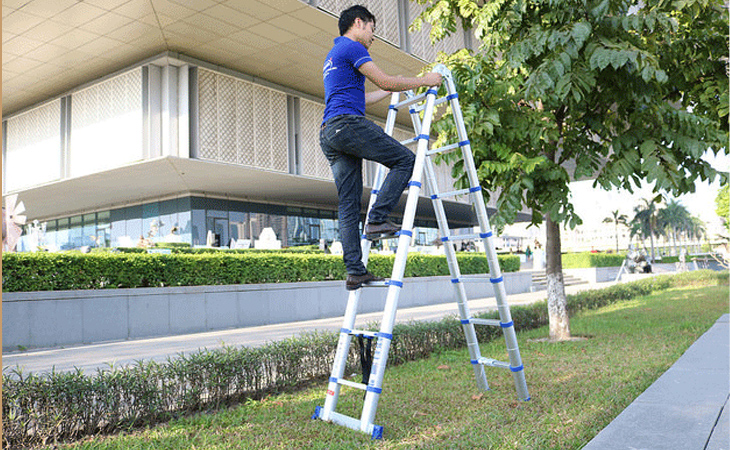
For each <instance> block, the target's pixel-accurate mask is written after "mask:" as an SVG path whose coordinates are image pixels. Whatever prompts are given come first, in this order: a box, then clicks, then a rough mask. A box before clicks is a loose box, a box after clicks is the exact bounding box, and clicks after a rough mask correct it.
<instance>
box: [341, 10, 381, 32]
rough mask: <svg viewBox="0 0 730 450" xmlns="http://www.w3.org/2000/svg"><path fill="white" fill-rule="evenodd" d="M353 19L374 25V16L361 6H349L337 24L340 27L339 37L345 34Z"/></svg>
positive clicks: (353, 21)
mask: <svg viewBox="0 0 730 450" xmlns="http://www.w3.org/2000/svg"><path fill="white" fill-rule="evenodd" d="M355 19H360V20H362V21H364V22H366V23H367V22H372V23H373V24H375V16H374V15H373V13H371V12H370V11H368V9H367V8H366V7H364V6H362V5H355V6H351V7H349V8H347V9H346V10H344V11H342V14H340V22H339V24H338V25H339V27H340V36H342V35H343V34H345V33H347V30H349V29H350V27H351V26H352V24H353V23H355Z"/></svg>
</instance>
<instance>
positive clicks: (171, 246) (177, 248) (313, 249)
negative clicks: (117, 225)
mask: <svg viewBox="0 0 730 450" xmlns="http://www.w3.org/2000/svg"><path fill="white" fill-rule="evenodd" d="M150 249H151V250H159V249H164V250H169V251H170V252H171V253H184V254H189V255H197V254H201V253H224V254H236V253H313V254H324V251H323V250H320V249H319V247H318V246H316V245H299V246H296V247H286V248H282V249H279V250H263V249H256V248H246V249H228V248H224V247H195V248H193V247H191V246H190V244H187V243H184V242H158V243H156V244H154V246H153V247H151V248H150ZM150 249H148V248H146V247H114V248H106V247H100V248H93V249H91V252H92V253H149V252H148V250H150Z"/></svg>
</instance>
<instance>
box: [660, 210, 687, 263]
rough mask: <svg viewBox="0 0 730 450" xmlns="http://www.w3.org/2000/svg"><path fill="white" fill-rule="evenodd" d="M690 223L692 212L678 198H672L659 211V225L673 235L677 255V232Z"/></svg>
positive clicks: (684, 228)
mask: <svg viewBox="0 0 730 450" xmlns="http://www.w3.org/2000/svg"><path fill="white" fill-rule="evenodd" d="M689 224H690V213H689V211H687V208H685V207H684V205H682V203H680V202H679V201H678V200H677V199H674V198H673V199H670V200H669V201H668V202H667V204H666V206H665V207H664V208H662V209H660V210H659V211H658V212H657V225H658V227H659V229H662V230H665V231H666V232H668V233H667V234H669V235H670V236H671V238H672V242H673V247H674V254H675V255H677V254H679V252H678V249H677V234H679V233H680V232H681V231H683V230H686V229H687V227H688V226H689Z"/></svg>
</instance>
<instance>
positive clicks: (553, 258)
mask: <svg viewBox="0 0 730 450" xmlns="http://www.w3.org/2000/svg"><path fill="white" fill-rule="evenodd" d="M546 219H547V220H546V221H545V224H546V228H547V242H546V244H545V257H546V259H547V294H548V315H549V319H550V340H551V341H564V340H568V339H570V321H569V319H568V309H567V306H568V300H567V298H566V297H565V285H564V284H563V260H562V256H561V252H560V224H559V223H556V222H553V221H552V220H551V219H550V216H549V215H547V216H546Z"/></svg>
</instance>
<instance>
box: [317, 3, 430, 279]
mask: <svg viewBox="0 0 730 450" xmlns="http://www.w3.org/2000/svg"><path fill="white" fill-rule="evenodd" d="M339 31H340V37H338V38H336V39H335V41H334V46H333V47H332V50H330V52H329V53H328V54H327V58H326V60H325V63H324V67H323V69H322V77H323V82H324V96H325V110H324V117H323V118H322V126H321V129H320V133H319V140H320V145H321V146H322V152H323V153H324V155H325V156H326V157H327V159H328V160H329V163H330V167H331V169H332V174H333V175H334V178H335V185H336V186H337V194H338V196H339V207H338V215H339V216H338V217H339V225H340V237H341V239H342V250H343V260H344V262H345V268H346V269H347V281H346V283H345V287H346V288H347V290H355V289H359V288H360V287H362V285H363V284H364V283H368V282H371V281H380V280H382V278H380V277H376V276H374V275H373V274H371V273H370V272H368V271H367V269H366V268H365V265H364V264H363V263H362V249H361V248H360V230H359V221H360V209H361V200H362V188H363V186H362V160H363V159H367V160H372V161H377V162H378V163H380V164H383V165H384V166H386V167H388V168H389V169H390V171H389V173H388V176H387V177H386V178H385V180H384V181H383V186H382V187H381V188H380V192H379V193H378V194H377V195H378V197H377V200H376V202H375V204H374V205H373V207H372V209H371V210H370V215H369V217H368V218H367V224H366V225H365V235H366V236H368V237H369V238H373V237H378V236H382V235H392V234H394V233H395V232H397V231H398V230H399V229H400V226H398V225H396V224H394V223H393V222H391V221H390V220H388V215H389V214H390V213H391V212H392V210H393V208H394V207H395V205H396V204H397V203H398V200H399V199H400V196H401V194H402V193H403V190H404V189H405V187H406V186H407V185H408V181H409V180H410V178H411V174H412V172H413V164H414V162H415V155H414V154H413V152H411V151H410V150H408V149H407V148H406V147H405V146H403V145H401V144H400V143H399V142H398V141H397V140H395V139H393V138H392V137H391V136H388V135H387V134H385V132H384V131H383V129H382V128H380V127H379V126H377V125H376V124H374V123H373V122H371V121H369V120H367V119H366V118H365V105H366V104H369V103H374V102H377V101H380V100H382V99H384V98H385V97H387V96H388V95H389V94H390V92H400V91H407V90H410V89H415V88H418V87H422V86H438V85H440V84H441V75H440V74H438V73H427V74H426V75H424V76H423V77H419V78H405V77H401V76H391V75H387V74H385V73H384V72H383V71H382V70H380V68H378V66H376V65H375V63H374V62H373V60H372V58H371V57H370V54H369V53H368V49H369V48H370V46H371V45H372V43H373V41H374V40H375V16H373V14H372V13H370V11H368V10H367V9H366V8H365V7H364V6H360V5H357V6H353V7H351V8H348V9H346V10H345V11H343V12H342V14H341V15H340V20H339ZM366 77H367V79H369V80H370V81H372V82H373V83H374V84H375V85H376V86H378V87H379V88H380V90H377V91H374V92H368V93H365V78H366Z"/></svg>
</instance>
